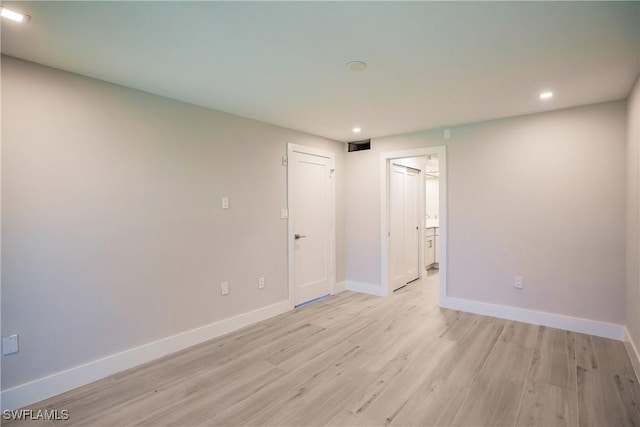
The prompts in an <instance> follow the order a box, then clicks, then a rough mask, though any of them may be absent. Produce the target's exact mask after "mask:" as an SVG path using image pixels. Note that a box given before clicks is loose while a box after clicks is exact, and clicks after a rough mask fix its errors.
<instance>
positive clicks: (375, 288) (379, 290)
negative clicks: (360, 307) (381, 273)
mask: <svg viewBox="0 0 640 427" xmlns="http://www.w3.org/2000/svg"><path fill="white" fill-rule="evenodd" d="M345 283H346V286H345V287H346V288H347V289H348V290H350V291H354V292H361V293H363V294H369V295H376V296H379V297H386V296H387V292H386V290H385V289H383V287H382V286H380V285H372V284H370V283H362V282H354V281H351V280H347V281H346V282H345Z"/></svg>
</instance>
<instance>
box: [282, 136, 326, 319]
mask: <svg viewBox="0 0 640 427" xmlns="http://www.w3.org/2000/svg"><path fill="white" fill-rule="evenodd" d="M293 153H302V154H309V155H312V156H319V157H324V158H327V159H330V160H331V162H332V164H333V168H334V169H332V172H331V173H330V175H329V176H330V182H329V204H330V206H329V284H330V292H331V295H334V294H335V292H336V181H335V179H334V174H335V164H336V159H335V153H332V152H330V151H325V150H321V149H319V148H312V147H307V146H304V145H299V144H294V143H292V142H289V143H287V210H288V215H287V217H288V218H287V281H288V283H289V306H290V309H291V310H293V309H294V308H295V303H294V301H295V299H294V292H295V286H294V285H295V284H294V283H293V277H294V276H293V265H294V253H293V251H294V245H293V239H294V233H295V232H294V228H295V227H294V225H295V213H294V212H292V211H291V207H292V206H293V199H294V196H293V191H292V190H293V188H292V186H293V181H292V176H291V175H292V174H291V163H290V160H291V159H292V158H293Z"/></svg>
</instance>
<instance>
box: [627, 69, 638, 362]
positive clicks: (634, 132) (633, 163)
mask: <svg viewBox="0 0 640 427" xmlns="http://www.w3.org/2000/svg"><path fill="white" fill-rule="evenodd" d="M627 109H628V111H627V232H626V249H627V251H626V255H627V256H626V267H627V269H626V298H625V301H626V322H625V324H626V326H627V330H628V331H629V335H630V337H629V338H631V340H632V342H633V344H634V345H635V347H636V349H637V348H639V347H638V346H639V345H640V233H639V228H640V214H639V209H638V206H639V202H640V175H639V174H638V168H639V163H640V150H639V147H640V78H638V80H637V81H636V84H635V86H634V87H633V89H632V90H631V93H630V94H629V99H628V101H627ZM636 362H637V359H636ZM638 373H639V374H640V371H639V372H638Z"/></svg>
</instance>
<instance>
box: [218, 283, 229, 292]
mask: <svg viewBox="0 0 640 427" xmlns="http://www.w3.org/2000/svg"><path fill="white" fill-rule="evenodd" d="M220 292H221V293H222V295H229V282H222V283H221V284H220Z"/></svg>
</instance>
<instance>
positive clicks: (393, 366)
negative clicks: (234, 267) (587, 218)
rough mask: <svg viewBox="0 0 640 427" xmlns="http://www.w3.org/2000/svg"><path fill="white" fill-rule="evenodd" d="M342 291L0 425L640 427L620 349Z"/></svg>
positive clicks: (422, 302)
mask: <svg viewBox="0 0 640 427" xmlns="http://www.w3.org/2000/svg"><path fill="white" fill-rule="evenodd" d="M437 300H438V283H437V275H432V276H429V278H428V279H424V280H420V281H417V282H414V283H411V284H410V285H408V286H407V287H405V288H402V289H400V290H398V291H397V292H395V293H394V294H393V296H390V297H388V298H378V297H374V296H370V295H364V294H355V293H351V292H343V293H341V294H339V295H336V296H333V297H330V298H327V299H324V300H322V301H318V302H316V303H314V304H310V305H308V306H304V307H301V308H298V309H296V310H294V311H292V312H289V313H285V314H283V315H280V316H277V317H274V318H271V319H268V320H266V321H264V322H260V323H258V324H255V325H251V326H248V327H246V328H243V329H240V330H238V331H235V332H233V333H231V334H228V335H225V336H223V337H219V338H217V339H214V340H211V341H208V342H206V343H202V344H200V345H197V346H194V347H192V348H189V349H186V350H183V351H180V352H177V353H175V354H172V355H169V356H166V357H163V358H161V359H158V360H156V361H154V362H151V363H147V364H145V365H142V366H139V367H136V368H134V369H130V370H128V371H125V372H121V373H118V374H115V375H112V376H110V377H108V378H105V379H103V380H100V381H97V382H95V383H93V384H89V385H87V386H85V387H81V388H78V389H76V390H72V391H70V392H68V393H64V394H61V395H59V396H55V397H53V398H51V399H47V400H45V401H42V402H40V403H37V404H35V405H32V406H31V407H30V408H29V409H33V410H38V409H48V410H56V409H57V410H63V409H66V410H68V411H69V413H70V419H69V420H68V421H56V422H49V421H39V422H28V421H9V422H6V421H5V422H3V424H2V425H3V426H4V425H7V426H36V425H44V426H54V425H55V426H57V427H59V426H65V427H70V426H109V427H112V426H118V427H119V426H153V427H156V426H180V425H183V426H262V425H279V426H321V425H328V426H333V427H338V426H339V427H358V426H387V425H392V426H450V425H474V426H481V425H487V426H499V425H508V426H521V425H522V426H576V425H579V426H613V425H615V426H618V425H640V412H639V411H638V408H639V407H640V405H639V403H640V385H639V384H638V380H637V378H636V376H635V374H634V371H633V367H632V365H631V362H630V360H629V357H628V355H627V353H626V350H625V348H624V345H623V344H622V343H621V342H618V341H613V340H607V339H604V338H597V337H593V336H589V335H584V334H575V333H572V332H566V331H561V330H557V329H553V328H547V327H541V326H536V325H530V324H524V323H520V322H514V321H507V320H503V319H496V318H492V317H486V316H480V315H476V314H471V313H462V312H458V311H454V310H447V309H443V308H440V307H438V305H437Z"/></svg>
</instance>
